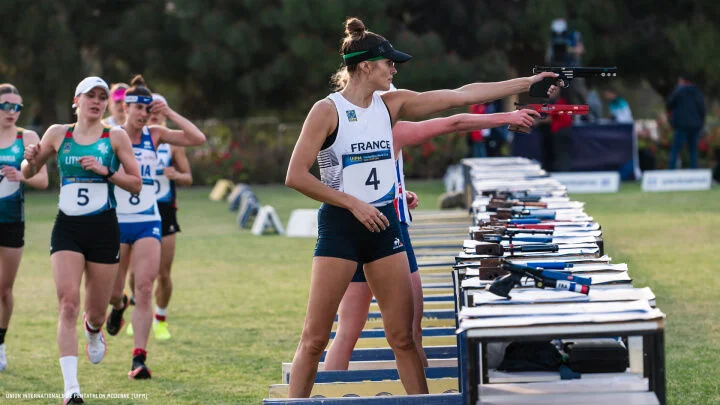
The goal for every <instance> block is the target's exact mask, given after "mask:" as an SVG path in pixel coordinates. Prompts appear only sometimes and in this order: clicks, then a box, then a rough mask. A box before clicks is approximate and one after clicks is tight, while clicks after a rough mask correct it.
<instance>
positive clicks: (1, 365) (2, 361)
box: [0, 343, 7, 371]
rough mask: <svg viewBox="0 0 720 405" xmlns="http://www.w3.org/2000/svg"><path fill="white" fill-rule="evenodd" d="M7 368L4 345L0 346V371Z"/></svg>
mask: <svg viewBox="0 0 720 405" xmlns="http://www.w3.org/2000/svg"><path fill="white" fill-rule="evenodd" d="M6 368H7V355H6V354H5V343H3V344H1V345H0V371H3V370H5V369H6Z"/></svg>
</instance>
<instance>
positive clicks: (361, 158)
mask: <svg viewBox="0 0 720 405" xmlns="http://www.w3.org/2000/svg"><path fill="white" fill-rule="evenodd" d="M328 98H329V99H330V100H332V101H333V102H334V103H335V108H336V110H337V112H338V128H337V136H336V138H335V141H334V142H333V143H332V144H331V145H330V146H328V147H327V148H325V149H322V150H321V151H320V153H318V165H319V166H320V180H321V181H322V182H323V183H325V184H326V185H328V186H330V187H332V188H334V189H335V190H339V191H342V192H344V193H347V194H350V195H352V196H354V197H356V198H358V199H359V200H361V201H364V202H367V203H369V204H372V205H374V206H376V207H381V206H384V205H387V204H389V203H392V202H393V201H394V200H395V197H396V193H397V187H396V184H397V175H396V171H395V170H396V168H395V153H394V152H393V141H392V127H391V125H392V124H391V119H390V113H389V112H388V109H387V107H386V106H385V103H384V102H383V100H382V98H381V97H380V94H377V93H376V94H373V98H372V102H371V103H370V106H369V107H368V108H361V107H358V106H356V105H354V104H352V103H350V102H349V101H347V100H346V99H345V97H343V96H342V95H341V94H340V93H333V94H330V95H329V96H328Z"/></svg>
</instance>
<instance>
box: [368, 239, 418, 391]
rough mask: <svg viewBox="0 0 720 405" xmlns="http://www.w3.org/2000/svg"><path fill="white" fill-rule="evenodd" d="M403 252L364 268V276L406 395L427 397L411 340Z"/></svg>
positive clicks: (408, 284)
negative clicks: (379, 315)
mask: <svg viewBox="0 0 720 405" xmlns="http://www.w3.org/2000/svg"><path fill="white" fill-rule="evenodd" d="M408 269H409V264H408V260H407V255H406V254H405V252H401V253H396V254H393V255H391V256H386V257H384V258H382V259H378V260H375V261H373V262H371V263H367V264H366V265H365V277H366V278H367V280H368V284H369V285H370V289H371V290H372V292H373V294H374V295H375V299H376V300H377V302H378V305H379V306H380V312H381V313H382V318H383V326H384V328H385V336H386V337H387V341H388V343H389V344H390V347H391V348H392V350H393V352H394V353H395V361H396V362H397V367H398V373H399V374H400V380H401V381H402V383H403V386H404V387H405V391H406V392H407V393H408V395H412V394H427V393H428V387H427V380H426V378H425V370H424V368H423V364H422V361H421V360H420V356H419V355H418V351H417V347H416V346H415V341H414V340H413V332H412V324H413V308H414V307H413V293H412V283H411V281H410V275H409V272H408Z"/></svg>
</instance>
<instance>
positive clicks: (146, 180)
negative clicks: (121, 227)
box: [115, 127, 160, 223]
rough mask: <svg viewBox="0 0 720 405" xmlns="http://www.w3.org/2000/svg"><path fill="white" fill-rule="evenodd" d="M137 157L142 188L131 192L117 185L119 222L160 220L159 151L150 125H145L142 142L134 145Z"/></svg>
mask: <svg viewBox="0 0 720 405" xmlns="http://www.w3.org/2000/svg"><path fill="white" fill-rule="evenodd" d="M133 152H134V153H135V159H137V161H138V166H140V177H141V178H142V189H141V190H140V193H139V194H130V193H129V192H128V191H125V190H123V189H121V188H120V187H117V188H116V189H115V199H116V200H117V218H118V222H119V223H136V222H149V221H159V220H160V211H159V210H158V207H157V201H156V198H155V171H156V170H157V153H156V152H155V145H153V141H152V136H151V135H150V130H149V129H148V127H143V129H142V136H141V137H140V143H139V144H137V145H133Z"/></svg>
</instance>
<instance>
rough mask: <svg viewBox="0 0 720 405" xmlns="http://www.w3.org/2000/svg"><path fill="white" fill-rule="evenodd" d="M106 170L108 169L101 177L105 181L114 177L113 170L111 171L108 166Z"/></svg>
mask: <svg viewBox="0 0 720 405" xmlns="http://www.w3.org/2000/svg"><path fill="white" fill-rule="evenodd" d="M107 169H108V172H107V174H106V175H104V176H103V179H105V180H109V179H110V177H112V176H114V175H115V170H113V169H112V167H109V166H108V168H107Z"/></svg>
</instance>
